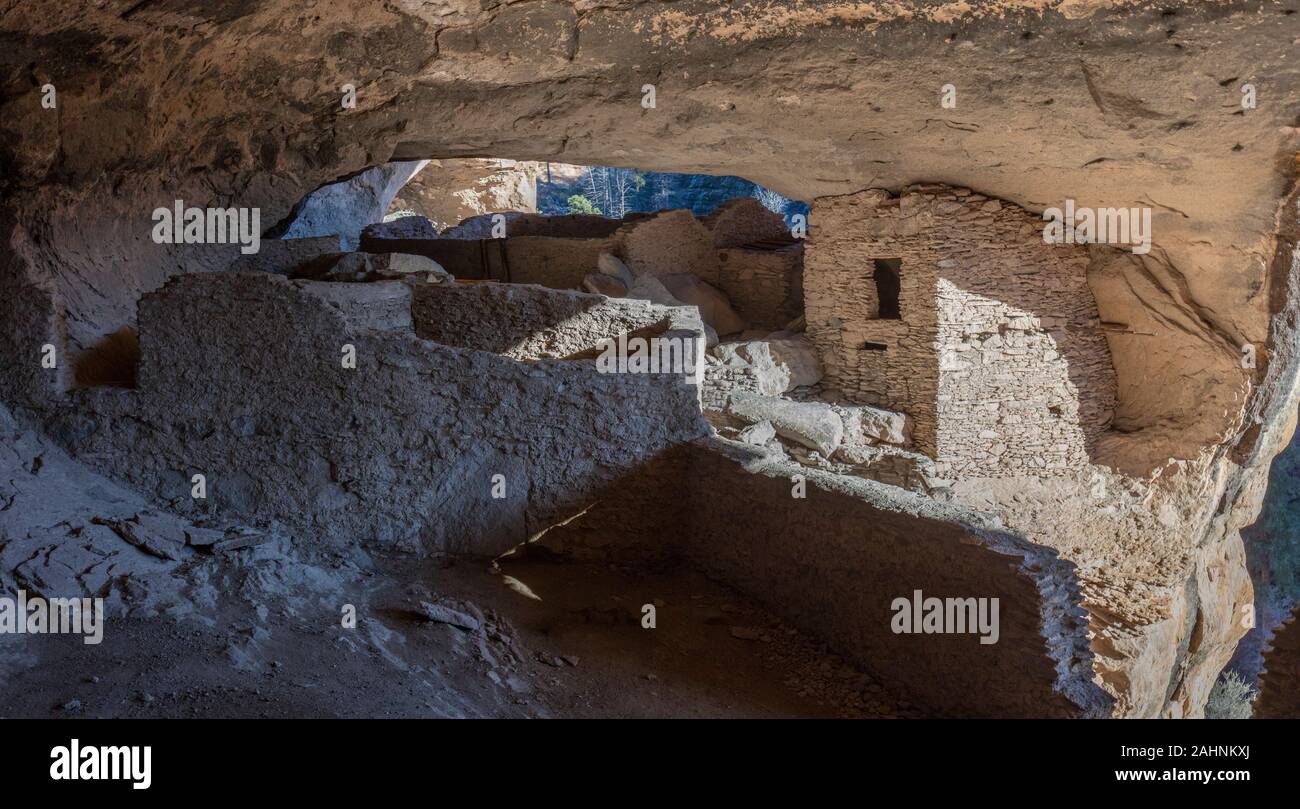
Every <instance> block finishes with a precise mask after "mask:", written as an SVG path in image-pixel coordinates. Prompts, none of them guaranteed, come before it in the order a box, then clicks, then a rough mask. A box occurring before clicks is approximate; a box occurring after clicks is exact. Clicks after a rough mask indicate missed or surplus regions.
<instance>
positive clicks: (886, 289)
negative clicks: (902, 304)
mask: <svg viewBox="0 0 1300 809" xmlns="http://www.w3.org/2000/svg"><path fill="white" fill-rule="evenodd" d="M873 263H874V264H875V267H876V269H875V270H874V271H873V272H872V273H871V279H872V280H873V281H875V282H876V300H877V301H879V304H880V306H879V314H877V315H876V316H877V317H879V318H881V319H884V320H898V319H899V318H901V317H902V315H901V314H900V313H899V309H898V291H899V286H900V280H899V273H900V272H901V271H902V269H903V261H902V259H897V258H878V259H876V260H875V261H874V262H873Z"/></svg>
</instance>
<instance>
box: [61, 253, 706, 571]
mask: <svg viewBox="0 0 1300 809" xmlns="http://www.w3.org/2000/svg"><path fill="white" fill-rule="evenodd" d="M410 295H411V292H410V288H409V287H408V286H407V285H406V284H404V283H402V282H380V283H371V284H344V283H335V284H328V283H321V282H307V281H291V280H288V279H286V278H283V277H279V276H271V275H263V274H242V273H232V274H194V275H185V276H179V277H177V278H174V279H172V280H171V281H169V282H168V283H167V284H166V285H165V286H164V287H163V288H162V289H161V290H159V291H157V292H155V293H152V294H149V295H146V296H145V297H144V298H143V299H142V301H141V304H140V321H139V322H140V337H141V352H142V353H141V363H140V376H139V388H138V389H136V390H109V389H93V390H85V391H79V392H77V393H76V394H75V395H73V396H72V397H71V398H70V402H69V406H68V408H67V409H66V410H65V411H64V413H63V415H62V417H61V418H59V419H56V420H55V423H54V424H53V425H52V430H51V432H52V433H53V434H55V435H57V436H59V437H60V439H61V441H62V442H63V443H64V444H65V445H66V446H67V447H68V448H69V449H70V450H71V451H73V453H74V454H76V455H78V456H80V459H81V460H82V461H84V462H87V463H89V464H91V465H93V466H94V467H96V468H97V469H100V470H102V471H104V472H106V473H108V474H111V475H113V476H114V477H116V478H119V479H125V480H127V481H129V482H130V483H132V484H134V485H135V486H137V487H139V488H141V489H143V490H144V491H146V492H149V493H151V494H153V495H154V496H156V497H157V498H158V499H159V500H161V501H162V502H164V503H166V504H167V506H168V507H169V508H172V509H174V510H176V511H179V512H182V513H184V514H186V515H188V516H191V517H203V516H214V517H220V518H229V519H238V520H242V521H250V522H256V521H261V522H263V523H265V522H267V521H277V522H280V523H282V524H284V525H286V526H287V527H289V528H290V529H292V530H293V531H294V532H295V534H297V535H298V536H299V537H303V538H306V537H310V538H313V539H314V540H316V541H320V542H323V543H329V542H330V541H331V540H332V539H333V540H334V541H343V540H348V541H358V540H359V541H361V542H363V543H373V544H376V545H379V546H383V547H390V548H397V549H403V550H417V551H426V552H456V553H469V554H496V553H500V552H502V551H504V550H507V549H508V548H510V547H513V546H514V545H515V544H517V543H519V542H522V541H524V539H526V538H527V537H528V536H529V535H531V533H533V532H535V531H537V530H540V528H542V527H545V526H546V525H549V524H551V522H553V521H554V520H555V519H558V518H562V517H567V516H569V515H570V514H572V513H573V511H574V510H576V509H578V508H580V507H582V506H585V505H587V504H588V498H589V497H590V496H591V493H592V492H593V491H595V490H598V489H599V488H601V486H602V485H603V484H604V483H605V482H607V481H610V480H614V479H617V478H618V477H620V476H622V475H624V474H626V473H627V472H629V471H630V470H632V469H635V468H637V467H638V466H640V465H641V464H643V463H644V462H645V461H646V460H647V459H649V458H652V457H654V456H655V455H656V454H657V453H659V452H662V451H663V450H665V449H667V448H668V447H670V446H672V445H674V444H677V443H680V442H682V441H686V440H690V439H692V438H696V437H698V436H700V435H703V434H704V433H705V431H706V430H707V426H706V425H705V423H704V421H703V419H702V417H701V416H700V413H699V406H698V399H697V397H698V393H697V392H696V390H695V387H694V386H693V385H690V384H686V383H684V382H682V380H681V378H680V377H676V376H671V375H650V374H645V375H641V374H599V373H596V372H595V368H594V362H593V361H592V360H579V361H567V362H566V361H540V362H533V363H520V362H516V361H514V360H511V359H509V358H507V357H503V356H499V355H497V354H493V353H489V352H485V351H475V350H469V349H462V348H454V347H449V346H445V345H440V344H438V343H434V342H431V341H428V340H423V339H420V338H419V337H417V336H416V335H415V334H414V333H413V331H412V328H411V325H410V316H409V307H410ZM402 304H404V305H405V306H406V307H407V319H406V321H405V322H403V321H402V320H401V318H400V316H399V315H398V314H397V313H399V312H400V311H401V305H402ZM345 344H351V345H353V346H354V347H355V349H356V357H357V362H356V368H355V369H354V370H348V369H345V368H343V367H342V363H341V357H342V353H341V352H342V350H343V347H344V346H345ZM195 473H201V474H204V475H206V478H207V499H206V500H195V499H193V498H192V497H191V476H192V475H194V474H195ZM496 474H501V475H504V476H505V497H504V498H500V499H497V498H493V497H492V484H493V478H492V476H493V475H496Z"/></svg>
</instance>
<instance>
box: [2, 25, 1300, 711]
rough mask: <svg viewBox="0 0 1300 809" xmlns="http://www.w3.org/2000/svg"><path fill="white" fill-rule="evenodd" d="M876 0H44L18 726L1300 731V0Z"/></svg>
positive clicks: (14, 94) (29, 196)
mask: <svg viewBox="0 0 1300 809" xmlns="http://www.w3.org/2000/svg"><path fill="white" fill-rule="evenodd" d="M839 5H840V4H828V5H819V4H816V3H813V4H806V3H796V2H785V0H761V1H760V2H755V3H746V4H742V6H743V8H740V7H738V8H736V9H731V8H729V7H727V6H725V5H719V4H711V3H695V2H671V3H639V2H624V1H623V0H615V1H614V2H608V3H585V2H572V3H571V2H567V0H564V1H561V0H523V1H522V2H500V3H498V2H485V3H481V4H480V3H472V4H467V3H457V2H447V3H441V2H439V3H424V4H418V3H416V4H413V3H391V4H351V5H350V4H332V3H321V4H313V3H306V2H303V3H298V2H288V3H277V4H250V3H219V4H213V7H212V8H208V7H207V6H206V4H194V3H185V2H171V1H170V0H149V1H148V2H144V3H129V2H107V3H102V2H101V3H85V2H68V3H63V4H59V6H58V7H57V8H45V9H39V10H38V9H36V8H35V7H34V5H32V4H28V3H12V4H9V5H8V7H7V8H4V9H3V10H0V37H2V38H3V40H4V42H5V43H6V44H5V48H4V50H6V51H8V52H9V53H10V54H11V55H10V56H7V57H5V59H4V60H3V61H2V62H0V64H3V71H2V72H0V81H2V82H3V85H2V86H3V92H2V93H0V111H2V112H3V115H2V116H0V128H2V129H3V130H4V138H3V139H2V142H0V166H3V170H2V172H0V234H2V235H3V237H4V241H3V244H4V249H3V250H0V265H2V266H0V469H2V470H3V474H0V596H3V597H5V598H18V597H19V595H20V594H21V596H22V598H24V599H28V598H35V599H44V600H46V601H54V600H57V599H78V600H80V599H86V603H87V604H89V603H92V602H94V603H97V604H99V605H100V608H101V609H102V610H103V619H102V627H101V628H102V630H103V633H102V639H101V640H100V641H96V642H95V643H89V642H87V643H83V642H82V640H83V639H82V638H69V637H66V636H62V635H60V634H57V633H54V632H50V631H47V630H46V629H40V628H31V629H30V630H29V631H25V632H22V631H17V630H14V631H6V630H5V624H4V622H3V620H2V616H0V655H4V656H5V657H6V660H7V661H9V662H7V663H5V664H4V665H0V704H3V705H4V706H5V708H4V709H3V711H0V714H3V715H10V716H37V717H45V716H69V715H82V716H103V717H127V716H150V717H152V716H192V715H200V716H475V717H477V716H510V717H532V716H591V717H594V716H692V717H702V716H758V717H775V716H820V717H869V718H885V717H891V718H892V717H902V718H922V717H1059V718H1135V717H1145V718H1200V717H1203V716H1206V715H1207V710H1208V712H1209V714H1210V715H1221V714H1217V713H1216V711H1219V710H1220V709H1219V708H1218V707H1214V706H1216V705H1218V704H1219V703H1216V702H1215V701H1214V700H1215V697H1214V696H1213V695H1214V694H1215V693H1218V692H1216V688H1219V689H1221V688H1222V687H1223V686H1222V683H1224V682H1225V681H1226V680H1225V678H1229V677H1236V676H1237V672H1242V673H1244V676H1245V677H1246V679H1247V680H1248V681H1249V682H1248V685H1249V687H1250V688H1251V689H1253V690H1252V693H1254V692H1256V691H1257V692H1258V694H1259V697H1258V699H1256V700H1255V701H1254V702H1253V703H1249V704H1248V702H1249V701H1248V700H1245V699H1242V700H1238V703H1239V704H1238V705H1236V707H1235V708H1234V710H1240V711H1244V712H1245V713H1246V714H1249V713H1250V712H1251V711H1252V710H1254V711H1256V713H1257V715H1261V716H1264V715H1267V716H1291V717H1294V716H1295V715H1296V712H1297V710H1300V708H1298V707H1297V706H1298V705H1300V700H1297V699H1296V698H1295V697H1296V695H1295V682H1296V680H1295V671H1296V666H1297V665H1300V664H1298V663H1297V655H1298V654H1300V651H1298V650H1300V643H1298V642H1297V641H1296V638H1295V636H1296V630H1295V626H1296V624H1295V623H1294V622H1293V611H1294V610H1295V609H1296V606H1297V603H1298V602H1300V589H1298V590H1296V592H1295V593H1292V591H1291V590H1285V592H1283V590H1284V588H1280V587H1278V586H1275V585H1276V582H1277V581H1278V580H1279V579H1278V578H1277V577H1282V578H1286V580H1287V581H1291V579H1290V578H1287V577H1290V576H1292V575H1293V574H1295V573H1296V572H1297V571H1300V562H1296V563H1294V564H1293V563H1292V562H1291V561H1289V560H1290V559H1291V556H1290V555H1289V554H1290V551H1287V552H1285V553H1284V552H1282V551H1281V550H1279V548H1281V547H1282V545H1281V544H1280V543H1281V540H1277V541H1275V542H1274V544H1272V545H1269V544H1267V543H1265V541H1264V540H1262V539H1261V540H1259V541H1258V543H1257V544H1251V543H1255V540H1253V539H1251V537H1252V536H1254V535H1252V534H1251V533H1250V531H1249V529H1247V527H1248V526H1250V525H1251V524H1252V523H1253V522H1255V520H1256V517H1257V516H1258V515H1259V514H1260V512H1261V509H1262V508H1265V509H1266V513H1271V512H1268V511H1267V508H1266V507H1265V498H1266V492H1267V496H1268V498H1269V503H1270V504H1272V503H1273V502H1274V498H1276V497H1279V496H1281V495H1279V494H1278V492H1280V491H1283V490H1284V489H1285V487H1286V482H1285V481H1283V482H1282V483H1279V482H1278V481H1279V480H1281V476H1278V475H1275V480H1274V483H1273V485H1272V486H1270V485H1269V469H1270V464H1271V462H1272V460H1273V458H1274V456H1276V455H1277V454H1278V453H1279V452H1281V451H1282V450H1283V449H1284V448H1285V447H1287V445H1288V444H1289V443H1290V441H1291V433H1292V432H1293V430H1294V425H1295V416H1296V411H1297V402H1298V401H1300V392H1298V389H1297V370H1298V369H1300V366H1298V364H1297V363H1298V357H1297V353H1296V344H1297V343H1296V341H1297V334H1296V322H1297V313H1298V312H1300V280H1298V279H1300V274H1298V271H1300V263H1298V258H1297V257H1298V256H1300V254H1298V253H1297V252H1296V249H1297V247H1296V238H1297V233H1298V232H1300V229H1298V225H1297V223H1298V222H1300V207H1298V205H1297V199H1298V197H1297V191H1296V175H1297V166H1298V165H1300V164H1298V163H1297V159H1298V158H1300V142H1298V139H1300V67H1297V66H1298V65H1300V59H1297V56H1300V52H1298V51H1297V49H1298V48H1300V45H1298V44H1297V43H1300V23H1297V22H1296V20H1297V15H1294V13H1293V12H1294V11H1295V10H1297V8H1295V5H1296V4H1295V3H1294V2H1291V0H1278V2H1228V3H1222V4H1208V3H1193V4H1170V5H1167V6H1160V7H1157V6H1155V5H1150V4H1144V3H1108V2H1102V3H1092V4H1079V3H1073V2H1056V0H1049V1H1048V2H1043V3H1035V4H1025V5H1024V6H1023V7H1016V8H1014V9H1012V8H1003V7H1002V6H1000V5H998V6H996V8H993V7H989V8H985V7H984V5H981V4H976V6H974V7H968V6H967V5H966V4H939V5H937V6H936V5H933V4H930V5H926V4H913V3H903V4H901V6H898V8H894V9H893V10H892V11H891V10H888V9H884V8H880V7H877V6H876V5H875V4H855V3H849V4H845V5H847V6H848V7H852V8H850V9H848V10H846V9H845V8H839V10H838V11H836V10H835V8H832V7H831V6H835V7H836V8H838V7H839ZM958 5H960V8H959V7H958ZM995 5H996V4H995ZM1013 5H1014V4H1013ZM891 8H893V7H891ZM995 11H996V13H995ZM904 12H906V13H904ZM738 15H740V16H738ZM1103 30H1104V31H1105V32H1106V34H1105V36H1103V35H1102V34H1101V33H1099V32H1101V31H1103ZM1010 65H1014V69H1011V67H1009V66H1010ZM1244 85H1249V86H1250V87H1251V88H1252V89H1251V92H1252V93H1256V91H1257V95H1250V98H1251V99H1252V101H1251V104H1245V102H1244V101H1243V98H1244V97H1245V96H1244V95H1243V92H1244V91H1243V90H1242V89H1241V88H1242V87H1243V86H1244ZM948 86H953V87H954V90H953V93H955V95H953V94H950V93H949V92H948V91H947V90H945V89H943V88H945V87H948ZM646 87H649V88H651V91H647V90H646V89H645V88H646ZM953 99H955V100H953ZM949 101H952V103H951V104H949ZM1067 201H1068V204H1069V206H1070V209H1071V210H1072V211H1073V210H1075V206H1076V203H1077V206H1079V207H1085V206H1087V207H1090V209H1096V210H1106V209H1114V210H1120V209H1123V210H1125V211H1128V210H1138V211H1141V212H1142V213H1143V215H1144V216H1147V217H1149V222H1150V228H1149V232H1146V233H1144V234H1141V235H1142V237H1143V238H1146V237H1149V241H1148V242H1144V244H1146V246H1147V247H1149V249H1135V245H1136V244H1137V239H1134V240H1131V241H1129V242H1125V241H1124V240H1123V239H1108V240H1107V241H1106V242H1104V243H1101V242H1096V241H1091V242H1089V241H1088V240H1077V239H1070V240H1064V241H1063V240H1060V239H1057V240H1053V239H1052V238H1050V237H1049V234H1048V232H1047V231H1045V225H1046V224H1047V222H1046V219H1045V216H1046V214H1045V212H1047V211H1048V210H1049V209H1052V208H1063V207H1064V206H1066V204H1067ZM191 208H192V209H194V210H195V211H196V212H197V213H196V214H195V216H196V217H201V219H200V218H196V219H195V220H194V221H195V222H196V223H200V224H202V226H200V224H195V228H194V230H193V232H192V236H193V238H191V237H190V235H187V234H189V231H186V230H185V221H186V220H187V219H188V218H189V214H188V210H189V209H191ZM159 210H162V211H164V212H165V214H166V216H165V217H160V215H158V214H157V212H158V211H159ZM254 211H255V212H256V216H254V217H252V218H249V216H248V214H250V213H252V212H254ZM213 217H215V219H214V218H213ZM240 217H243V218H240ZM160 219H166V221H167V222H169V223H171V224H170V225H168V226H167V227H168V229H167V233H169V234H172V233H178V234H180V235H181V238H172V237H168V238H161V239H160V238H156V237H154V235H153V234H154V233H155V228H156V227H158V226H159V222H160ZM1112 221H1118V220H1112ZM1125 221H1127V220H1125ZM1135 221H1136V220H1135ZM210 222H219V223H221V224H222V227H220V228H214V227H208V226H207V225H208V224H209V223H210ZM250 222H251V223H258V224H255V225H250V224H249V223H250ZM226 224H229V227H226V226H225V225H226ZM241 226H243V230H241ZM249 227H255V232H253V231H249ZM1112 230H1113V228H1112ZM1072 232H1073V231H1072ZM241 234H242V235H241ZM1111 235H1114V233H1112V234H1111ZM254 237H255V238H254ZM1279 487H1281V488H1279ZM1268 508H1280V506H1273V505H1270V506H1269V507H1268ZM1279 513H1280V512H1279ZM1243 529H1247V530H1246V534H1247V541H1246V542H1243V539H1242V533H1243ZM1287 547H1288V548H1289V547H1290V546H1287ZM1297 547H1300V546H1297ZM1260 554H1263V555H1264V556H1266V557H1267V559H1264V560H1263V561H1260V560H1261V559H1263V557H1261V556H1260ZM1295 558H1296V559H1297V560H1300V553H1297V554H1296V556H1295ZM1261 571H1269V572H1268V573H1267V576H1268V577H1272V578H1268V580H1267V581H1266V580H1265V578H1266V577H1265V574H1264V573H1261ZM1252 576H1254V578H1255V580H1254V582H1252ZM1256 588H1263V589H1262V590H1261V592H1263V591H1264V590H1267V592H1268V593H1269V596H1268V605H1269V606H1268V609H1266V610H1265V609H1263V608H1262V607H1260V608H1258V609H1257V604H1256V596H1255V590H1256ZM1257 619H1258V620H1257ZM16 620H17V619H16ZM15 626H17V624H15ZM29 626H30V625H29ZM1243 638H1246V639H1247V640H1246V641H1245V642H1244V643H1243V644H1242V646H1241V648H1242V650H1243V651H1242V653H1240V654H1237V656H1236V657H1234V654H1236V653H1237V652H1238V644H1239V642H1241V641H1242V639H1243ZM72 641H75V642H72ZM1247 652H1248V653H1247ZM1247 658H1249V660H1247ZM1230 661H1231V665H1230ZM87 673H93V677H94V679H93V681H91V680H87V679H85V678H86V677H87V676H89V675H88V674H87ZM354 682H365V683H369V684H378V685H370V686H367V688H366V689H364V693H362V694H359V695H358V694H352V695H350V696H348V697H347V698H344V697H342V696H340V691H341V689H342V690H346V688H347V687H349V686H348V684H349V683H354ZM1207 705H1210V706H1211V707H1210V708H1208V709H1207Z"/></svg>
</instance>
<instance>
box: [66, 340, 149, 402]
mask: <svg viewBox="0 0 1300 809" xmlns="http://www.w3.org/2000/svg"><path fill="white" fill-rule="evenodd" d="M139 365H140V337H139V335H137V334H136V331H135V329H133V328H131V327H130V326H123V327H122V328H120V329H118V330H117V331H115V332H113V333H112V334H109V335H107V336H105V337H104V339H102V340H100V341H99V342H98V343H96V344H95V345H94V346H91V347H90V348H89V349H87V350H86V351H84V352H82V353H81V354H80V355H78V356H77V357H76V359H74V360H73V369H74V373H75V378H76V381H77V385H78V386H80V387H114V388H134V387H135V386H136V374H137V370H138V368H139Z"/></svg>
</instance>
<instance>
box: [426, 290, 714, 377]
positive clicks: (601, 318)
mask: <svg viewBox="0 0 1300 809" xmlns="http://www.w3.org/2000/svg"><path fill="white" fill-rule="evenodd" d="M413 291H414V298H413V301H412V306H411V311H412V315H413V317H414V325H415V333H416V335H418V336H419V337H422V338H424V339H426V340H433V341H435V342H438V343H442V344H444V345H449V346H458V347H460V348H473V349H478V350H480V351H491V352H493V353H494V354H503V355H505V356H507V357H511V358H513V359H517V360H537V359H564V358H568V357H572V356H574V355H575V354H580V353H583V352H588V351H590V350H592V349H594V348H597V347H598V345H599V343H600V342H601V341H602V340H605V339H613V338H617V337H618V336H619V335H620V334H627V333H630V332H637V331H641V330H651V331H654V332H663V331H666V330H670V329H680V330H685V331H694V332H698V331H699V330H700V326H699V318H698V316H697V315H696V313H695V311H694V310H691V309H684V308H680V307H679V308H675V309H669V308H666V307H663V306H655V305H654V304H651V303H650V302H648V301H642V300H635V299H616V298H606V297H604V296H603V295H592V294H589V293H585V292H571V291H567V290H555V289H547V288H545V287H541V286H533V285H523V284H427V285H420V286H416V287H414V290H413Z"/></svg>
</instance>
